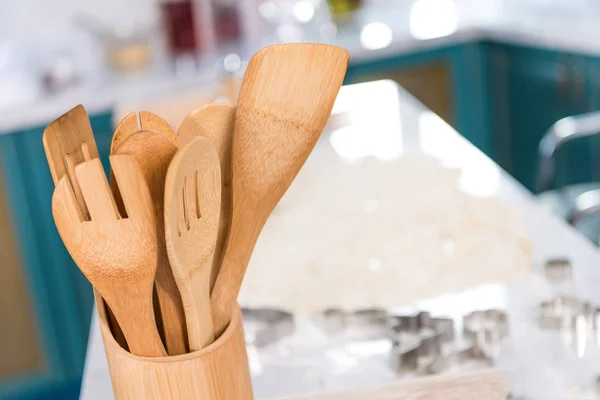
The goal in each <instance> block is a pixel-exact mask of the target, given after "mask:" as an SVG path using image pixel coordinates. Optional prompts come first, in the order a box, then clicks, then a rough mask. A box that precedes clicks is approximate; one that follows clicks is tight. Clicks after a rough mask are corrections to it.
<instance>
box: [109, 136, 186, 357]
mask: <svg viewBox="0 0 600 400" xmlns="http://www.w3.org/2000/svg"><path fill="white" fill-rule="evenodd" d="M175 153H177V146H176V144H175V143H173V140H172V139H171V138H169V137H167V136H166V135H162V134H160V133H157V132H151V131H138V132H135V133H133V134H132V135H129V136H128V138H127V139H125V141H123V142H122V143H121V144H120V146H119V147H118V148H117V149H116V154H129V155H132V156H134V157H135V160H136V162H137V163H138V165H139V167H140V169H141V170H142V173H143V174H144V178H145V179H146V183H147V184H148V189H150V195H151V196H152V201H153V203H154V211H155V220H156V236H157V239H158V267H157V269H156V292H157V296H158V308H159V311H160V318H161V321H162V329H163V332H164V339H165V345H166V347H167V353H168V354H169V355H177V354H183V353H186V352H187V333H186V327H185V316H184V313H183V304H182V302H181V296H180V295H179V290H178V289H177V284H176V283H175V278H173V272H172V271H171V265H170V264H169V258H168V256H167V250H166V247H165V225H164V194H165V177H166V175H167V169H168V168H169V164H170V163H171V160H172V159H173V156H174V155H175ZM111 185H112V186H113V192H114V191H116V190H115V189H117V187H116V186H115V185H114V181H112V182H111Z"/></svg>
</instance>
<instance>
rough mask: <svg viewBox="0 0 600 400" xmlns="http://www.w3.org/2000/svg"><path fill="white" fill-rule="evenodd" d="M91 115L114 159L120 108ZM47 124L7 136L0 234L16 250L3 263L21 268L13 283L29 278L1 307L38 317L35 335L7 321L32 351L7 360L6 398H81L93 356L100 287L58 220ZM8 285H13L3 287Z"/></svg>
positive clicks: (2, 366)
mask: <svg viewBox="0 0 600 400" xmlns="http://www.w3.org/2000/svg"><path fill="white" fill-rule="evenodd" d="M91 122H92V127H93V129H94V133H95V135H96V138H97V142H98V148H99V151H100V153H101V155H102V156H103V158H104V159H103V161H104V163H105V164H106V161H107V159H106V157H107V154H108V150H109V147H110V138H111V135H112V115H111V113H110V112H106V113H102V114H99V115H95V116H92V117H91ZM43 130H44V126H39V127H35V128H32V129H28V130H26V131H21V132H15V133H11V134H3V135H0V184H1V186H2V188H1V189H2V199H0V200H2V201H0V215H3V214H2V213H3V212H4V215H6V216H7V218H3V219H2V220H0V225H1V226H0V233H2V232H3V236H4V237H5V238H11V239H12V240H11V243H12V244H11V245H10V246H8V245H6V246H7V247H6V248H3V253H4V252H6V253H7V254H9V255H10V257H2V259H1V260H0V269H9V270H11V271H13V273H12V275H11V278H13V279H11V280H7V281H6V283H5V284H6V285H13V284H14V283H13V282H14V281H15V279H16V278H15V277H17V276H18V277H19V278H18V279H16V280H17V281H22V282H23V290H21V291H20V292H18V293H17V292H15V293H14V294H13V295H11V296H2V295H0V310H6V311H5V312H6V315H7V316H9V317H11V316H13V317H14V318H15V321H20V319H19V318H21V317H19V316H23V315H27V316H28V318H29V320H31V321H29V322H26V323H24V325H23V326H24V327H23V328H22V329H23V333H22V334H23V335H27V334H30V335H31V339H30V340H29V342H26V341H23V340H22V339H21V338H20V337H17V336H14V335H11V332H10V330H9V329H10V326H8V325H7V324H3V325H0V338H2V337H5V336H6V337H9V338H10V339H11V340H12V341H13V342H14V343H13V345H15V346H20V347H19V350H18V351H15V355H16V357H19V355H20V354H26V356H25V357H26V358H27V360H26V361H27V362H25V361H24V362H22V363H20V364H14V365H13V364H10V363H7V362H4V363H3V362H2V361H0V398H13V397H14V398H21V397H22V396H26V395H27V393H29V395H30V396H32V398H41V399H44V398H61V399H62V398H76V395H77V393H78V390H79V389H78V387H79V384H80V383H79V382H80V379H81V375H82V372H83V365H84V361H85V351H86V345H87V337H88V332H89V323H90V318H91V313H92V307H93V294H92V290H91V286H90V284H89V283H88V282H87V280H86V279H85V277H83V275H82V274H81V273H80V271H79V270H78V268H77V267H76V266H75V264H74V263H73V261H72V260H71V258H70V256H69V254H68V253H67V251H66V249H65V248H64V245H63V244H62V241H61V240H60V237H59V236H58V233H57V231H56V228H55V226H54V222H53V219H52V212H51V198H52V192H53V190H54V185H53V182H52V178H51V176H50V172H49V169H48V164H47V162H46V157H45V154H44V149H43V146H42V132H43ZM1 284H2V283H0V286H1ZM0 292H3V293H5V292H6V291H3V290H2V288H1V287H0ZM13 308H14V309H13ZM21 319H22V318H21ZM26 326H30V329H26ZM32 332H33V333H32ZM31 349H33V350H31ZM30 353H31V354H30ZM3 354H5V353H3ZM44 393H46V395H44ZM61 393H62V395H61ZM72 394H75V397H71V396H72ZM63 395H64V396H63ZM49 396H50V397H49ZM51 396H54V397H51ZM65 396H66V397H65ZM23 398H26V397H23Z"/></svg>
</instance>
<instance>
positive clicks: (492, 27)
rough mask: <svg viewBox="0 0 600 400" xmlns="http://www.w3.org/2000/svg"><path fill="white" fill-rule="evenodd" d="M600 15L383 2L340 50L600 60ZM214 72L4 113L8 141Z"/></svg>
mask: <svg viewBox="0 0 600 400" xmlns="http://www.w3.org/2000/svg"><path fill="white" fill-rule="evenodd" d="M599 12H600V8H599V7H598V4H597V3H596V2H594V1H592V0H572V1H565V0H552V1H541V0H526V1H517V0H486V1H479V0H404V1H402V2H400V1H396V0H381V1H378V2H376V3H375V2H373V3H372V4H371V3H368V5H367V6H366V7H365V8H364V9H363V10H362V11H360V12H359V13H358V14H357V16H356V18H354V19H353V20H352V21H349V22H347V23H346V24H345V25H344V26H342V27H341V28H340V29H339V31H338V35H337V38H336V39H335V40H334V41H333V44H337V45H339V46H342V47H345V48H347V49H348V50H349V51H350V53H351V56H352V61H353V62H359V61H364V60H374V59H379V58H383V57H389V56H392V55H401V54H404V53H407V52H411V51H417V50H425V49H429V48H436V47H441V46H446V45H451V44H455V43H460V42H465V41H472V40H483V39H491V40H496V41H500V42H507V43H517V44H526V45H531V46H536V47H543V48H551V49H559V50H564V51H571V52H575V53H584V54H589V55H600V42H599V41H598V40H597V38H598V37H599V35H600V28H599V27H598V24H597V18H596V16H597V15H598V13H599ZM241 53H242V54H245V53H247V49H242V51H241ZM212 70H213V68H205V69H203V70H202V71H201V72H200V73H198V74H196V75H195V76H185V77H180V76H175V75H174V74H172V73H169V72H160V73H152V74H148V75H146V76H139V77H135V78H132V77H114V76H113V77H110V78H107V79H104V80H103V81H102V82H101V83H98V84H96V85H91V86H87V87H85V88H80V89H76V90H71V91H69V92H66V93H62V94H60V95H45V96H43V97H41V98H37V99H36V100H35V101H33V102H32V103H30V104H25V105H20V106H19V107H15V108H14V109H10V108H9V109H2V110H0V134H3V133H4V134H6V133H11V132H15V131H19V130H22V129H27V128H28V127H31V126H34V125H41V124H47V123H48V122H49V121H51V120H52V119H55V118H57V117H58V116H59V115H61V114H62V113H64V112H65V111H67V110H68V109H69V108H71V107H73V106H74V105H76V104H79V103H82V104H83V105H84V106H86V108H87V109H88V111H89V112H99V111H102V110H107V109H109V108H110V107H112V106H113V105H114V104H116V103H118V102H119V101H120V100H121V99H123V98H127V99H136V98H144V97H147V96H149V95H156V96H160V95H161V93H173V92H177V91H179V90H187V89H193V88H200V87H202V85H203V84H205V83H206V82H210V81H211V80H212V81H214V79H215V73H214V72H211V71H212Z"/></svg>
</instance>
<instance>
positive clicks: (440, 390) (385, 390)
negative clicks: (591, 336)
mask: <svg viewBox="0 0 600 400" xmlns="http://www.w3.org/2000/svg"><path fill="white" fill-rule="evenodd" d="M507 394H508V393H507V384H506V373H505V372H504V371H501V370H496V369H491V370H482V371H477V372H471V373H465V374H460V375H448V376H440V377H428V378H417V379H404V380H400V381H398V382H394V383H389V384H386V385H381V386H372V387H366V388H358V389H354V390H351V391H343V392H336V393H329V394H321V395H312V396H298V397H289V398H286V399H279V400H505V399H506V396H507Z"/></svg>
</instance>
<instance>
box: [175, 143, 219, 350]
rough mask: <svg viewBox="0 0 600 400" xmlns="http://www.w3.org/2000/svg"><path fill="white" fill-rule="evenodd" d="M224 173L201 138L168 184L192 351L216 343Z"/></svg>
mask: <svg viewBox="0 0 600 400" xmlns="http://www.w3.org/2000/svg"><path fill="white" fill-rule="evenodd" d="M220 202H221V168H220V166H219V156H218V155H217V150H216V149H215V147H214V146H213V145H212V144H211V143H210V141H208V139H205V138H203V137H197V138H196V139H194V140H193V141H191V142H190V143H188V144H187V145H186V146H185V147H183V148H181V149H180V150H179V151H178V152H177V154H175V157H173V160H172V161H171V165H170V166H169V170H168V171H167V177H166V180H165V216H164V217H165V238H166V245H167V253H168V254H169V261H170V262H171V269H172V271H173V276H174V277H175V282H177V287H178V288H179V293H181V299H182V300H183V308H184V311H185V317H186V322H187V332H188V340H189V345H190V350H192V351H197V350H201V349H203V348H204V347H206V346H208V345H209V344H210V343H212V341H213V340H214V337H215V336H214V335H213V328H212V317H211V311H210V270H211V266H212V261H213V257H214V252H215V245H216V240H217V233H218V230H219V214H220Z"/></svg>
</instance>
